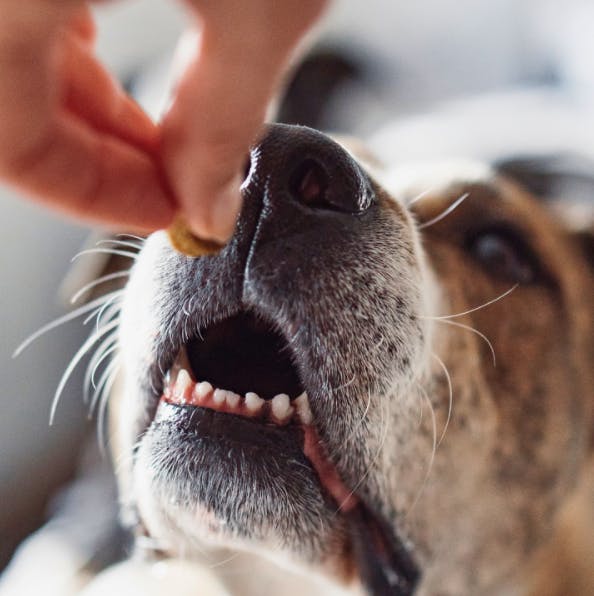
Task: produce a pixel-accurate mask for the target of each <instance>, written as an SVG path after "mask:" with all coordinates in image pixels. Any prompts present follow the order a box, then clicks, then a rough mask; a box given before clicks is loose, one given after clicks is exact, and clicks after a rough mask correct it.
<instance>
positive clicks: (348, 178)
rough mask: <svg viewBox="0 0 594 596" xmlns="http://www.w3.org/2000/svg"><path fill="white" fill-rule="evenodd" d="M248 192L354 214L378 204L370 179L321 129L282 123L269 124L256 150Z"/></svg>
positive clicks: (246, 183)
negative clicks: (316, 129) (264, 193)
mask: <svg viewBox="0 0 594 596" xmlns="http://www.w3.org/2000/svg"><path fill="white" fill-rule="evenodd" d="M244 190H245V191H246V192H253V191H258V190H259V191H265V192H266V193H267V194H268V195H269V197H273V200H292V201H296V202H298V203H300V204H301V205H303V206H305V207H308V208H310V209H324V210H332V211H338V212H343V213H353V214H356V213H362V212H363V211H365V210H366V209H368V208H369V207H370V206H371V204H372V203H373V200H374V193H373V189H372V186H371V182H370V180H369V178H368V177H367V175H366V174H365V173H364V172H363V170H362V169H361V168H360V166H359V165H358V164H357V162H356V161H355V160H354V159H353V158H352V157H351V156H350V155H349V154H348V153H347V152H346V151H345V150H344V149H343V148H342V147H341V146H340V145H338V144H337V143H335V142H334V141H332V140H331V139H330V138H329V137H327V136H326V135H324V134H322V133H320V132H318V131H315V130H312V129H310V128H306V127H303V126H288V125H284V124H275V125H272V126H270V128H269V129H268V131H267V133H266V134H265V136H264V137H263V138H262V140H261V141H260V142H259V143H258V144H257V145H256V146H255V147H254V148H253V149H252V151H251V154H250V164H249V170H248V174H247V177H246V180H245V182H244Z"/></svg>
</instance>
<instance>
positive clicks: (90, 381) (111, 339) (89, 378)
mask: <svg viewBox="0 0 594 596" xmlns="http://www.w3.org/2000/svg"><path fill="white" fill-rule="evenodd" d="M116 344H117V332H116V331H115V330H114V331H113V332H112V333H111V334H109V335H108V336H107V337H106V338H105V339H104V340H103V341H102V342H101V344H100V345H99V347H98V348H97V349H96V350H95V353H94V354H93V356H92V357H91V359H90V360H89V364H88V365H87V368H86V371H85V378H84V381H83V402H84V403H87V402H88V401H89V393H90V392H91V387H93V388H95V380H94V379H95V373H96V370H97V368H98V367H99V365H100V364H101V362H102V361H103V360H104V358H105V354H106V352H107V354H108V355H109V354H110V353H111V352H112V351H113V350H111V348H112V347H113V346H115V345H116Z"/></svg>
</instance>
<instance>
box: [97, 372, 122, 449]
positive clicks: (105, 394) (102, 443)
mask: <svg viewBox="0 0 594 596" xmlns="http://www.w3.org/2000/svg"><path fill="white" fill-rule="evenodd" d="M112 365H115V366H113V368H111V366H112ZM105 372H107V369H106V371H105ZM118 372H119V362H117V361H116V360H114V361H113V362H111V363H110V370H109V374H108V376H107V377H106V379H105V382H104V383H103V385H102V386H101V393H100V402H99V413H98V415H97V439H98V441H99V451H100V452H101V455H102V456H103V457H105V456H106V448H107V447H108V443H109V437H107V436H106V434H105V418H106V415H107V404H108V402H109V396H110V393H111V389H112V387H113V384H114V383H115V380H116V377H117V374H118ZM104 374H105V373H104ZM102 380H103V379H102ZM98 388H99V386H98ZM103 439H104V440H103Z"/></svg>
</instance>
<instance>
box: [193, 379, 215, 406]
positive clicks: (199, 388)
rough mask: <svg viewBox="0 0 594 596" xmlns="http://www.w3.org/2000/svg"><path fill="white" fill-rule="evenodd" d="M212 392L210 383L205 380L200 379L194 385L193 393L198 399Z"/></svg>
mask: <svg viewBox="0 0 594 596" xmlns="http://www.w3.org/2000/svg"><path fill="white" fill-rule="evenodd" d="M211 393H212V385H211V384H210V383H208V382H207V381H202V383H198V384H197V385H196V387H194V395H195V397H196V398H197V399H198V401H200V400H202V399H204V398H205V397H206V396H207V395H210V394H211Z"/></svg>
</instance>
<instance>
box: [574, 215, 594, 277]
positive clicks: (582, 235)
mask: <svg viewBox="0 0 594 596" xmlns="http://www.w3.org/2000/svg"><path fill="white" fill-rule="evenodd" d="M575 238H576V240H577V242H578V244H579V246H580V248H581V250H582V253H583V254H584V255H585V257H586V259H587V261H588V263H589V264H590V267H592V271H594V224H592V225H591V226H590V228H589V229H585V230H580V231H579V232H576V235H575Z"/></svg>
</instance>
